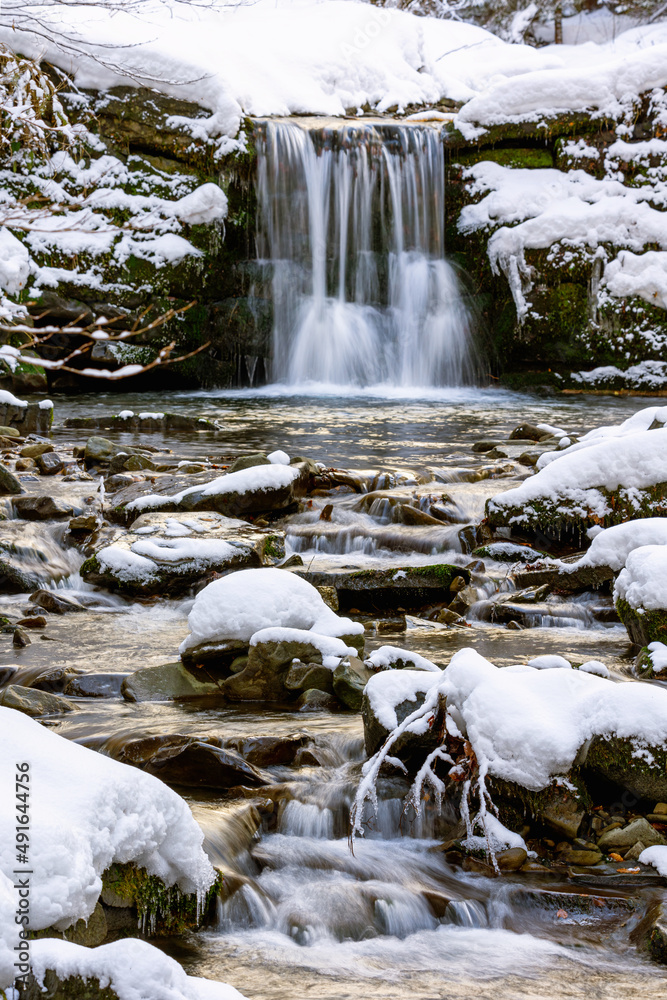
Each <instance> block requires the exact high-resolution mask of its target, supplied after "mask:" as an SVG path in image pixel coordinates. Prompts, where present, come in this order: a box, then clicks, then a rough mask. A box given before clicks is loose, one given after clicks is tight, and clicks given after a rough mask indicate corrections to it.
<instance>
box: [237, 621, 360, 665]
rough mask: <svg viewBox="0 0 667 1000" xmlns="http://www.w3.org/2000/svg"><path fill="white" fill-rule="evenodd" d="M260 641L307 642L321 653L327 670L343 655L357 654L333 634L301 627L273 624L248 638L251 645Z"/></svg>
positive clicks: (352, 647)
mask: <svg viewBox="0 0 667 1000" xmlns="http://www.w3.org/2000/svg"><path fill="white" fill-rule="evenodd" d="M262 642H307V643H310V645H311V646H315V647H316V648H317V649H319V651H320V653H321V654H322V664H323V666H325V667H327V668H328V669H329V670H335V669H336V667H337V666H338V664H339V663H340V661H341V660H342V659H343V657H345V656H358V651H357V650H356V649H355V648H354V646H346V645H345V643H344V642H343V641H342V639H337V638H335V636H330V635H320V634H319V633H318V632H315V631H312V630H308V629H301V628H282V627H280V626H275V625H274V626H273V627H272V628H263V629H260V630H259V631H258V632H255V634H254V635H253V636H251V639H250V645H251V646H257V645H259V643H262Z"/></svg>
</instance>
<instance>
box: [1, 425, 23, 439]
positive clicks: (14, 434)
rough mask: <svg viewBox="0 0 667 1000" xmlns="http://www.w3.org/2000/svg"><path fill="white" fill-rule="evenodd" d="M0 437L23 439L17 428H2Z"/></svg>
mask: <svg viewBox="0 0 667 1000" xmlns="http://www.w3.org/2000/svg"><path fill="white" fill-rule="evenodd" d="M0 437H7V438H18V437H21V435H20V434H19V432H18V431H17V429H16V427H0Z"/></svg>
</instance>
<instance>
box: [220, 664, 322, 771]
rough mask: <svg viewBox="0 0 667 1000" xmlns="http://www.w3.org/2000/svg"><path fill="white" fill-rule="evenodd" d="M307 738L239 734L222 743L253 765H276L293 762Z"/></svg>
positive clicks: (308, 738)
mask: <svg viewBox="0 0 667 1000" xmlns="http://www.w3.org/2000/svg"><path fill="white" fill-rule="evenodd" d="M329 672H331V671H329ZM309 740H310V737H309V736H308V735H307V734H306V733H291V734H290V735H289V736H240V737H238V738H236V739H231V740H226V741H225V744H224V745H225V747H231V749H232V750H236V752H237V753H239V754H241V756H242V757H243V758H244V759H245V760H247V761H248V763H249V764H253V765H254V766H255V767H276V766H278V765H290V764H294V763H295V759H296V757H297V754H298V753H299V752H300V750H302V748H303V747H304V745H305V744H306V743H308V741H309Z"/></svg>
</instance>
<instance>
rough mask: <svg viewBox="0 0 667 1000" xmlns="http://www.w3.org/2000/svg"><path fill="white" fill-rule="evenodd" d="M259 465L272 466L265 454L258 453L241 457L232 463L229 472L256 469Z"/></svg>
mask: <svg viewBox="0 0 667 1000" xmlns="http://www.w3.org/2000/svg"><path fill="white" fill-rule="evenodd" d="M258 465H271V463H270V462H269V460H268V458H267V457H266V455H265V454H264V453H263V452H256V453H255V454H253V455H241V456H240V457H239V458H237V459H235V460H234V461H233V462H232V464H231V465H230V466H229V468H228V469H227V471H228V472H239V470H240V469H254V468H255V467H256V466H258Z"/></svg>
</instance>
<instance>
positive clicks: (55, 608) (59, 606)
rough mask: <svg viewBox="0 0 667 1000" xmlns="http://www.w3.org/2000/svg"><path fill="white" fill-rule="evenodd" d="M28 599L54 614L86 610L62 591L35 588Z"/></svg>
mask: <svg viewBox="0 0 667 1000" xmlns="http://www.w3.org/2000/svg"><path fill="white" fill-rule="evenodd" d="M30 601H31V602H32V603H33V604H36V605H37V606H38V607H40V608H44V610H45V611H50V612H51V613H52V614H55V615H65V614H69V613H71V612H74V611H85V610H86V609H85V608H84V606H83V605H82V604H79V602H78V601H75V600H74V598H73V597H66V596H65V595H64V594H63V593H62V592H60V593H58V594H56V593H55V592H54V591H53V590H36V591H35V592H34V593H33V594H31V595H30Z"/></svg>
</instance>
